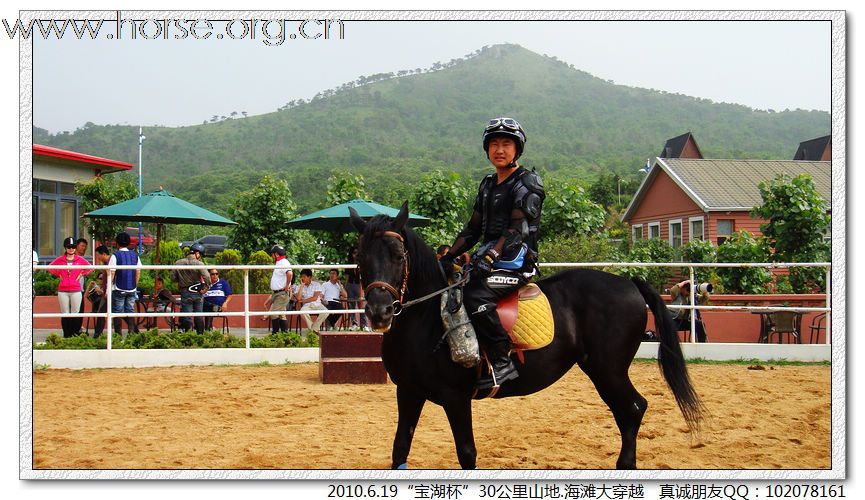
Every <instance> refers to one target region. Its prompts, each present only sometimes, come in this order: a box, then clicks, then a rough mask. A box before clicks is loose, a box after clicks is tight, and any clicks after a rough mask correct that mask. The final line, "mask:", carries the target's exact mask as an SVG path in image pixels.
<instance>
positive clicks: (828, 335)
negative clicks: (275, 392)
mask: <svg viewBox="0 0 865 500" xmlns="http://www.w3.org/2000/svg"><path fill="white" fill-rule="evenodd" d="M76 267H77V268H79V269H94V270H107V271H108V280H107V281H106V283H112V282H113V279H112V278H113V275H114V272H115V271H117V270H122V269H131V270H171V269H205V270H207V269H240V270H243V311H223V312H207V313H205V312H201V313H193V312H143V313H114V312H112V311H111V309H112V308H111V293H112V290H111V286H106V288H107V290H106V303H107V304H108V306H107V308H106V309H107V310H106V312H105V313H92V312H91V313H39V314H33V318H83V317H99V316H102V317H105V318H106V322H105V323H106V325H105V327H106V330H107V342H108V344H107V349H108V350H111V343H112V319H113V318H126V317H132V318H142V317H145V318H157V317H180V316H182V317H206V316H243V318H244V337H245V340H246V348H249V347H250V324H249V323H250V318H251V317H256V316H273V315H274V313H273V312H272V311H250V310H249V271H251V270H256V269H260V270H273V269H276V266H274V265H253V266H250V265H201V266H177V265H144V264H142V265H141V266H107V265H87V266H76ZM355 267H356V266H355V265H353V264H315V265H303V266H301V265H294V266H292V269H293V270H297V269H327V270H329V269H353V268H355ZM540 267H544V268H546V267H555V268H560V267H674V268H685V267H687V268H688V275H689V279H690V280H691V283H694V269H695V268H701V267H711V268H717V267H762V268H791V267H820V268H825V269H826V306H825V307H786V306H785V307H767V306H700V305H697V304H696V300H695V294H696V287H695V286H692V287H691V297H690V304H689V305H668V306H667V307H668V308H670V309H690V310H709V311H712V310H716V311H761V312H772V311H796V312H825V313H826V335H825V343H826V344H829V343H830V338H831V324H832V321H831V311H832V309H831V269H832V264H831V263H829V262H808V263H771V262H769V263H727V262H724V263H684V262H678V263H666V262H665V263H658V262H565V263H542V264H540ZM33 269H34V271H48V270H51V269H58V270H68V269H69V266H66V265H53V266H52V265H37V266H33ZM283 269H284V268H283ZM327 312H328V313H330V314H352V313H363V312H364V310H363V309H340V310H330V311H327ZM279 314H280V315H286V316H291V315H301V314H315V311H280V313H279ZM690 316H691V332H695V331H696V330H695V327H696V315H695V314H691V315H690ZM691 342H696V335H691Z"/></svg>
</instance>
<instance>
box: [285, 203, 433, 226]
mask: <svg viewBox="0 0 865 500" xmlns="http://www.w3.org/2000/svg"><path fill="white" fill-rule="evenodd" d="M348 207H351V208H353V209H354V210H355V211H356V212H357V214H358V215H360V216H361V218H363V219H367V220H369V219H371V218H373V217H375V216H376V215H388V216H390V217H396V216H397V214H398V213H399V209H397V208H391V207H388V206H385V205H380V204H378V203H374V202H371V201H365V200H351V201H347V202H345V203H340V204H339V205H335V206H332V207H330V208H325V209H324V210H319V211H318V212H313V213H311V214H307V215H304V216H303V217H298V218H297V219H294V220H293V221H290V222H289V223H288V225H289V226H291V227H293V228H295V229H318V230H322V231H336V232H343V233H349V232H353V231H354V230H355V229H354V226H352V225H351V218H350V217H349V212H348ZM429 223H430V220H429V219H428V218H426V217H424V216H422V215H417V214H409V218H408V223H407V224H408V225H409V226H411V227H419V226H426V225H429Z"/></svg>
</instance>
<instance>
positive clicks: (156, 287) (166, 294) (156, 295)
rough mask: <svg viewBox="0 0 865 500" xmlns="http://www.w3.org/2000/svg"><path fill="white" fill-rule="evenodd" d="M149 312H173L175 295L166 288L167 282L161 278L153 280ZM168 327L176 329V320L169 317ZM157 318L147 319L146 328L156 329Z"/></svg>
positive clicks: (149, 297)
mask: <svg viewBox="0 0 865 500" xmlns="http://www.w3.org/2000/svg"><path fill="white" fill-rule="evenodd" d="M148 299H149V304H148V305H147V312H171V310H172V307H171V306H172V305H173V303H174V295H172V294H171V292H170V291H169V290H168V289H167V288H165V282H164V281H163V279H162V278H160V277H159V276H157V277H155V278H153V291H152V292H151V293H150V295H149V296H148ZM166 319H167V320H168V326H169V327H170V328H172V329H173V328H174V318H171V317H168V318H166ZM156 321H157V319H156V318H147V323H145V327H146V328H156Z"/></svg>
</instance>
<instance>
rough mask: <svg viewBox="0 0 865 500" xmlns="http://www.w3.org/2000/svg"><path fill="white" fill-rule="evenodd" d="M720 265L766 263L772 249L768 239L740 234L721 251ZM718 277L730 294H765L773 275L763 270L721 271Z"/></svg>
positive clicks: (732, 269)
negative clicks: (725, 263)
mask: <svg viewBox="0 0 865 500" xmlns="http://www.w3.org/2000/svg"><path fill="white" fill-rule="evenodd" d="M717 259H718V262H766V261H767V260H768V259H769V247H768V246H767V245H766V240H765V238H755V237H754V235H752V234H751V233H749V232H748V231H738V232H737V233H735V234H734V235H733V236H732V237H730V238H728V239H727V241H725V242H724V243H723V244H722V245H721V246H719V247H718V250H717ZM718 277H719V278H720V280H721V284H722V285H724V291H726V292H727V293H755V294H756V293H764V292H765V291H766V290H765V286H766V284H767V283H769V282H770V281H772V273H770V272H769V270H768V269H765V268H762V267H719V268H718Z"/></svg>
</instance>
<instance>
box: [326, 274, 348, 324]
mask: <svg viewBox="0 0 865 500" xmlns="http://www.w3.org/2000/svg"><path fill="white" fill-rule="evenodd" d="M321 288H322V294H323V299H322V302H323V303H324V305H325V307H327V309H328V310H330V311H336V310H339V309H345V308H344V307H343V304H344V302H343V301H344V300H346V299H347V298H348V292H346V291H345V287H343V286H342V282H340V281H339V271H337V270H336V269H331V270H330V279H328V280H327V281H326V282H325V283H324V284H323V285H322V286H321ZM337 321H339V315H338V314H331V315H330V316H329V317H328V318H327V324H328V325H330V327H331V328H335V327H336V322H337Z"/></svg>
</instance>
